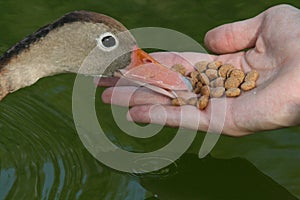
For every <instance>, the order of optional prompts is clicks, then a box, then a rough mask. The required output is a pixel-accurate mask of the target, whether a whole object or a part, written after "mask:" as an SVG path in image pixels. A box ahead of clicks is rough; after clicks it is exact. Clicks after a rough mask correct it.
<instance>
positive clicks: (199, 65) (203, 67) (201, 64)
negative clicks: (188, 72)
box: [195, 61, 209, 73]
mask: <svg viewBox="0 0 300 200" xmlns="http://www.w3.org/2000/svg"><path fill="white" fill-rule="evenodd" d="M208 63H209V62H207V61H200V62H197V63H196V64H195V68H196V70H197V71H198V72H200V73H201V72H204V71H205V70H206V68H207V65H208Z"/></svg>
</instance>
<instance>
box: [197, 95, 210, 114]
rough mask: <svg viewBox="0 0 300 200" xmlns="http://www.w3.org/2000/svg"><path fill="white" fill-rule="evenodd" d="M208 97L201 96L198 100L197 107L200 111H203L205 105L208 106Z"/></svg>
mask: <svg viewBox="0 0 300 200" xmlns="http://www.w3.org/2000/svg"><path fill="white" fill-rule="evenodd" d="M208 99H209V98H208V96H206V95H204V96H201V97H200V98H199V100H198V101H197V107H198V108H199V109H200V110H204V109H205V108H206V107H207V105H208Z"/></svg>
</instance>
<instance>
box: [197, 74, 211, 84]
mask: <svg viewBox="0 0 300 200" xmlns="http://www.w3.org/2000/svg"><path fill="white" fill-rule="evenodd" d="M198 77H199V80H200V81H201V83H202V84H203V85H209V78H208V77H207V76H206V74H205V73H200V74H199V76H198Z"/></svg>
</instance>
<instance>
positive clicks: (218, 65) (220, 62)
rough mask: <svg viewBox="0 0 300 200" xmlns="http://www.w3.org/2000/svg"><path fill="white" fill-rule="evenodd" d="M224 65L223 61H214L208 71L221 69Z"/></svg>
mask: <svg viewBox="0 0 300 200" xmlns="http://www.w3.org/2000/svg"><path fill="white" fill-rule="evenodd" d="M221 65H222V61H219V60H217V61H214V62H211V63H209V64H208V65H207V68H208V69H219V67H221Z"/></svg>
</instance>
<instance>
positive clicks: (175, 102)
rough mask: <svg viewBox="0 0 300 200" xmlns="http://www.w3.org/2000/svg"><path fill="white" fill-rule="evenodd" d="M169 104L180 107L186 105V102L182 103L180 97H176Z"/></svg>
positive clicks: (182, 100)
mask: <svg viewBox="0 0 300 200" xmlns="http://www.w3.org/2000/svg"><path fill="white" fill-rule="evenodd" d="M171 103H172V105H174V106H182V105H185V104H186V102H185V101H184V99H183V98H181V97H177V98H175V99H172V101H171Z"/></svg>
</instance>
